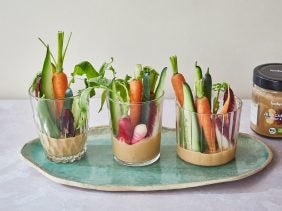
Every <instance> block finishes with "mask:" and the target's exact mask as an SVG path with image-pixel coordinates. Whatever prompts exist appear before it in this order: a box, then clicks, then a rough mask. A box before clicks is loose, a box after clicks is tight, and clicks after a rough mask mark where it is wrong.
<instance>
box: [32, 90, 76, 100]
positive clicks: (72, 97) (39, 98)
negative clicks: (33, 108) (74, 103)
mask: <svg viewBox="0 0 282 211" xmlns="http://www.w3.org/2000/svg"><path fill="white" fill-rule="evenodd" d="M31 89H32V87H30V88H29V89H28V94H29V96H30V97H32V98H34V99H37V100H50V101H52V100H66V99H74V98H77V97H80V96H81V93H80V94H76V95H74V96H71V97H64V98H42V97H39V96H38V97H36V96H35V94H34V93H33V92H32V91H31Z"/></svg>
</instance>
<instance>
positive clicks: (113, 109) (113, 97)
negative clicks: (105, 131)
mask: <svg viewBox="0 0 282 211" xmlns="http://www.w3.org/2000/svg"><path fill="white" fill-rule="evenodd" d="M117 101H118V96H117V88H116V82H115V80H112V84H111V91H109V108H110V113H111V123H112V130H113V133H114V135H117V132H118V121H119V118H120V116H121V109H120V108H121V107H120V106H121V105H120V103H117Z"/></svg>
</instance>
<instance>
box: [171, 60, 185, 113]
mask: <svg viewBox="0 0 282 211" xmlns="http://www.w3.org/2000/svg"><path fill="white" fill-rule="evenodd" d="M170 63H171V66H172V71H173V76H172V77H171V84H172V87H173V89H174V92H175V95H176V98H177V100H178V102H179V104H180V106H181V107H182V106H183V102H184V95H183V83H184V82H185V78H184V76H183V75H182V74H181V73H179V72H178V65H177V57H176V56H171V57H170Z"/></svg>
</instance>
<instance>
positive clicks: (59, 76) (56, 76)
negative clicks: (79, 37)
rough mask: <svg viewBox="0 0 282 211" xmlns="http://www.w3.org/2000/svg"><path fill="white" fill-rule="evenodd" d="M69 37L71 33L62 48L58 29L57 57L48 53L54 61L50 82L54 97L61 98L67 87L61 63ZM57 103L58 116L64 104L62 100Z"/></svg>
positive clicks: (62, 34)
mask: <svg viewBox="0 0 282 211" xmlns="http://www.w3.org/2000/svg"><path fill="white" fill-rule="evenodd" d="M70 38H71V34H70V36H69V39H68V42H67V45H66V47H65V49H64V32H61V31H59V32H58V57H57V61H56V60H55V58H54V56H53V54H52V53H51V52H50V55H51V57H52V59H53V61H54V64H53V65H52V66H53V69H54V70H53V71H54V73H53V77H52V84H53V92H54V97H55V98H56V99H63V98H64V97H65V93H66V90H67V88H68V79H67V75H66V74H65V73H64V72H63V70H64V68H63V63H64V59H65V55H66V52H67V48H68V45H69V41H70ZM39 40H40V41H41V42H42V43H43V45H45V46H46V47H48V45H46V44H45V43H44V42H43V41H42V40H41V39H40V38H39ZM56 104H57V115H58V116H60V115H61V112H62V108H63V105H64V101H63V100H57V101H56Z"/></svg>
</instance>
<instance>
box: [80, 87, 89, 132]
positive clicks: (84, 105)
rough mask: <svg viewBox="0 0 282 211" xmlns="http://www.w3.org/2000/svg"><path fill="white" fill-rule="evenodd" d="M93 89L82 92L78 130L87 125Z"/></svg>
mask: <svg viewBox="0 0 282 211" xmlns="http://www.w3.org/2000/svg"><path fill="white" fill-rule="evenodd" d="M92 89H93V87H89V88H87V89H85V90H83V91H82V93H81V95H80V98H79V109H80V118H79V122H78V128H83V127H84V125H85V124H86V120H87V117H88V110H89V96H90V93H91V91H92Z"/></svg>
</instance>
